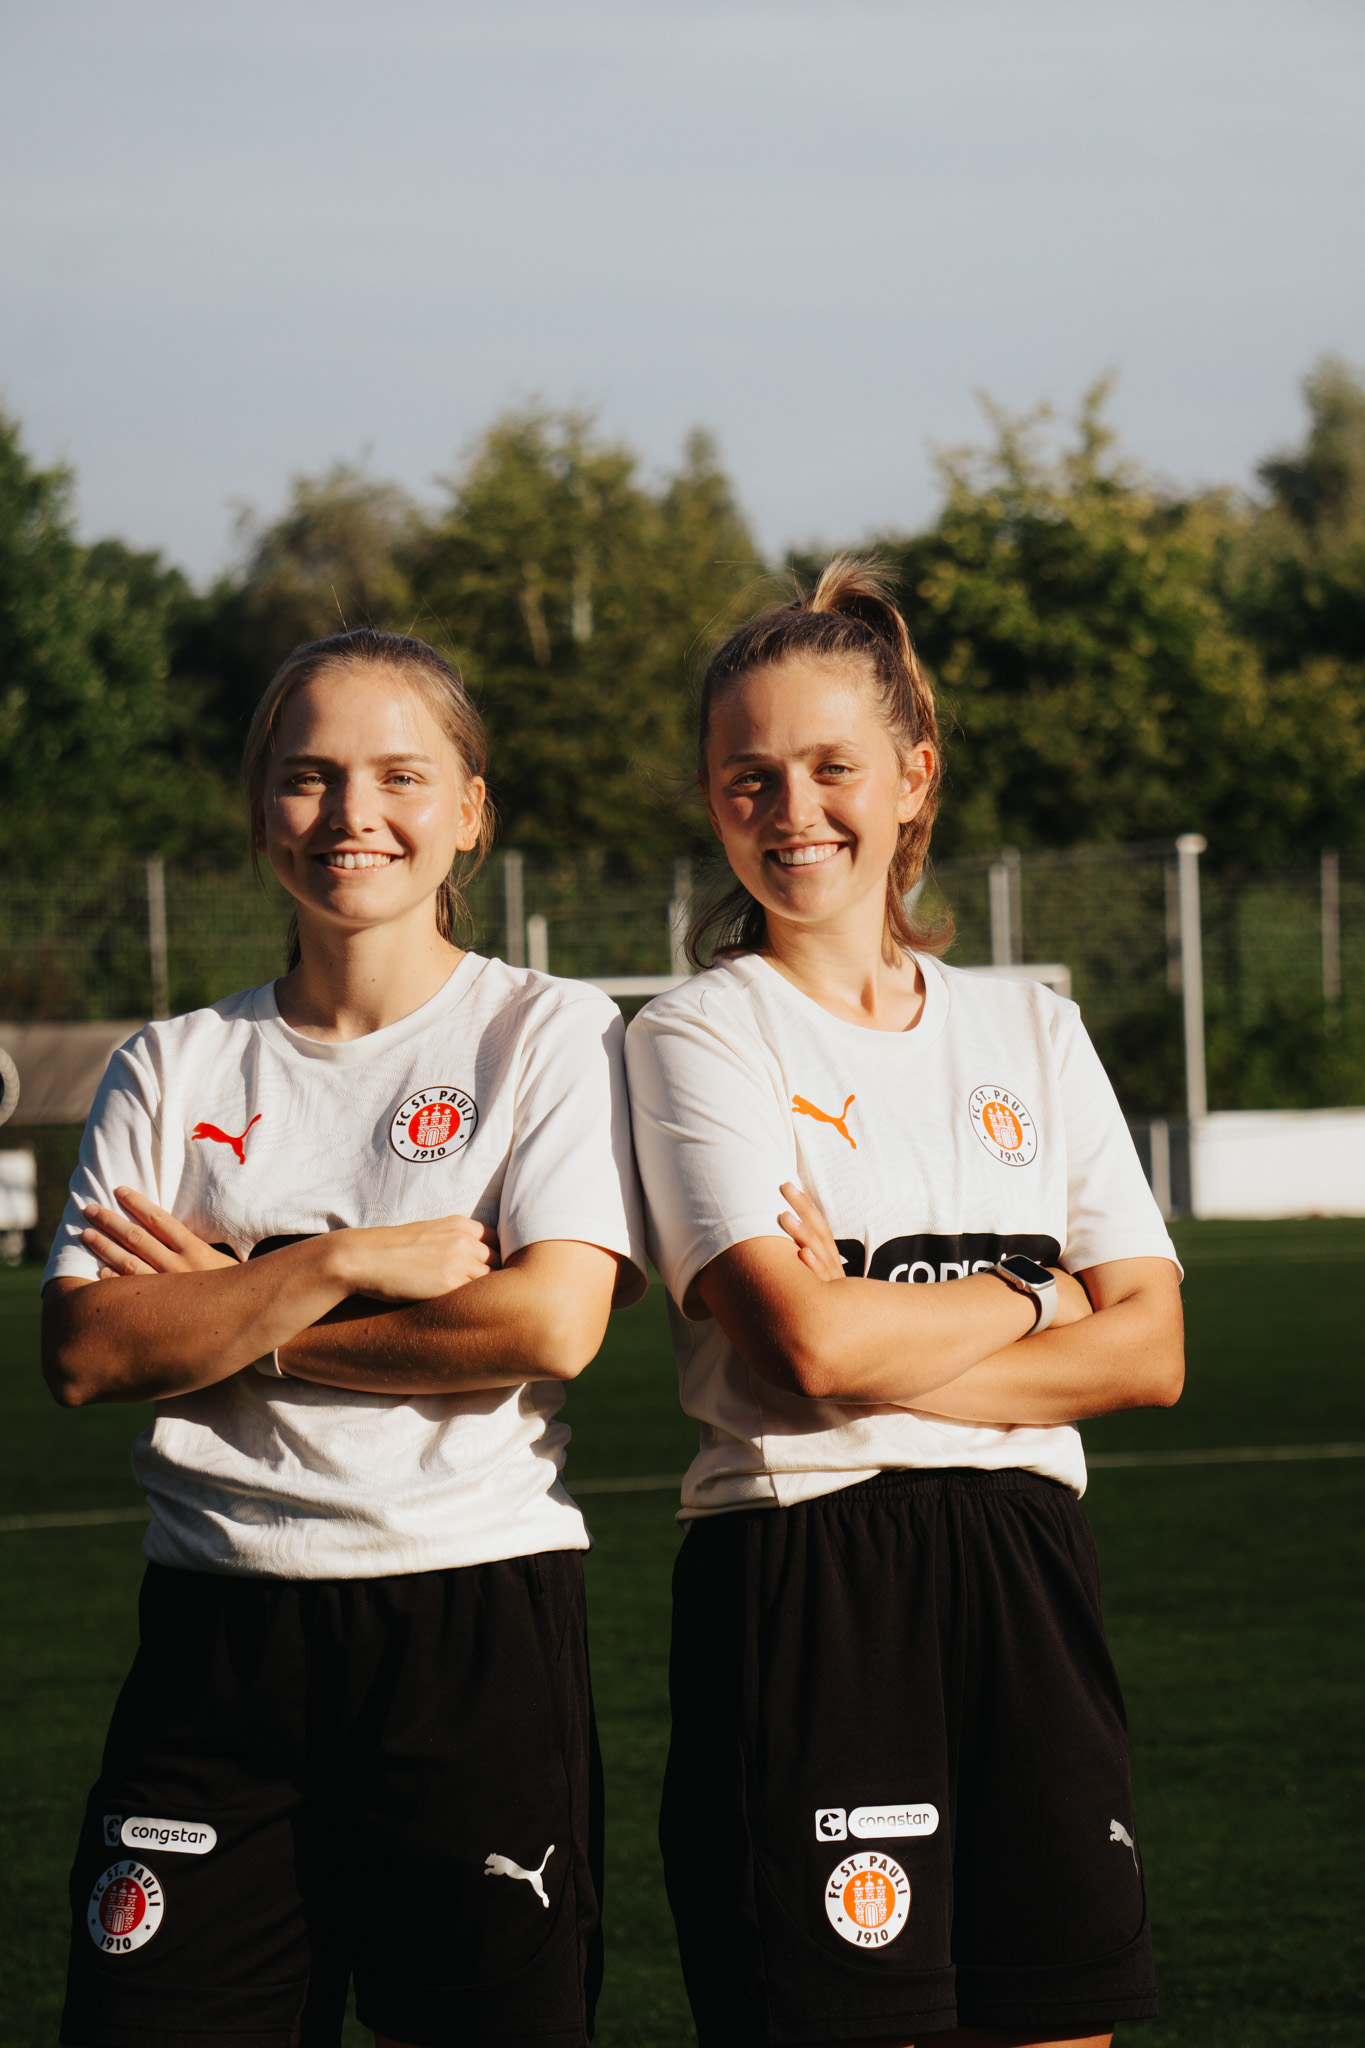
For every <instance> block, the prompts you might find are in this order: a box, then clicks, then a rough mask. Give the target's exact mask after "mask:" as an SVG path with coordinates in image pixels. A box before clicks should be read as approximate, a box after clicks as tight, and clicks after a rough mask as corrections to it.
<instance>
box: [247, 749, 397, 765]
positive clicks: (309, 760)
mask: <svg viewBox="0 0 1365 2048" xmlns="http://www.w3.org/2000/svg"><path fill="white" fill-rule="evenodd" d="M404 761H421V762H423V763H425V765H426V766H427V767H428V768H430V767H431V766H432V765H433V762H432V756H431V755H430V754H422V753H418V752H416V751H415V750H414V751H412V752H410V753H403V754H372V755H371V756H370V765H371V766H372V767H378V768H395V767H397V766H398V765H399V764H400V763H401V762H404ZM276 762H277V765H278V766H279V767H281V768H313V767H317V768H336V767H338V766H339V765H340V764H339V763H338V761H337V760H336V758H335V756H334V755H332V754H280V755H277V756H276Z"/></svg>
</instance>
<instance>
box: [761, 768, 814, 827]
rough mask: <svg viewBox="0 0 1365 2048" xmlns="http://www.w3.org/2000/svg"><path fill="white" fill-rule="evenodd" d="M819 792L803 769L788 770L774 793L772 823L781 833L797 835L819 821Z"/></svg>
mask: <svg viewBox="0 0 1365 2048" xmlns="http://www.w3.org/2000/svg"><path fill="white" fill-rule="evenodd" d="M819 816H820V804H819V797H818V792H817V789H816V786H815V784H814V783H813V782H812V781H811V778H810V776H809V775H808V774H807V773H806V771H805V769H803V768H788V769H786V770H785V771H784V773H783V776H782V779H781V781H780V782H779V783H778V784H777V786H776V788H775V789H774V791H773V810H772V822H773V824H774V826H775V827H776V829H777V830H778V831H779V832H790V833H792V834H793V835H795V834H796V833H798V832H803V831H805V829H806V827H807V826H808V825H813V824H816V823H817V822H818V821H819Z"/></svg>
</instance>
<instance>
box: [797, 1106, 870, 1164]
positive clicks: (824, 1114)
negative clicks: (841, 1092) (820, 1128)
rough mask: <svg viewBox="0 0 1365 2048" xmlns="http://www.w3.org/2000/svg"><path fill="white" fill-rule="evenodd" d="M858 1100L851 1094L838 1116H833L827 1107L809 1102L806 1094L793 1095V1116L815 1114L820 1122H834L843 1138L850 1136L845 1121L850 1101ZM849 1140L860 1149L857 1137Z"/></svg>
mask: <svg viewBox="0 0 1365 2048" xmlns="http://www.w3.org/2000/svg"><path fill="white" fill-rule="evenodd" d="M857 1100H858V1098H857V1096H856V1095H850V1096H849V1098H848V1102H846V1103H845V1104H844V1106H843V1108H842V1109H841V1110H840V1112H839V1114H838V1116H831V1115H830V1113H829V1111H828V1110H827V1109H817V1108H816V1107H815V1104H814V1103H813V1102H807V1100H806V1098H805V1096H804V1095H793V1097H792V1114H793V1116H813V1117H814V1118H815V1121H816V1122H817V1123H818V1124H833V1126H834V1128H835V1130H836V1131H837V1132H838V1133H839V1136H840V1137H841V1138H848V1125H847V1124H846V1123H845V1122H844V1118H845V1117H846V1116H847V1115H848V1104H849V1102H856V1101H857ZM848 1142H849V1144H850V1145H851V1146H852V1147H853V1149H854V1151H855V1152H856V1151H857V1149H858V1141H857V1139H856V1138H848Z"/></svg>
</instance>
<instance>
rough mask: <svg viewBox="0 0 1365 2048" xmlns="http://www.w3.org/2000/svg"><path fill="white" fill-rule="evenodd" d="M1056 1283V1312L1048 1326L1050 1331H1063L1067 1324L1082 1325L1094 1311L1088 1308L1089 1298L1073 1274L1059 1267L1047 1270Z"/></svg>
mask: <svg viewBox="0 0 1365 2048" xmlns="http://www.w3.org/2000/svg"><path fill="white" fill-rule="evenodd" d="M1048 1270H1049V1271H1050V1272H1051V1274H1052V1277H1053V1279H1054V1280H1055V1281H1056V1282H1057V1312H1056V1314H1055V1315H1054V1316H1053V1318H1052V1321H1051V1322H1050V1323H1049V1324H1048V1328H1049V1329H1050V1330H1064V1329H1065V1328H1066V1326H1067V1324H1068V1323H1083V1322H1084V1321H1085V1319H1086V1317H1087V1316H1093V1315H1094V1313H1095V1311H1094V1309H1093V1308H1092V1307H1091V1306H1090V1296H1089V1295H1088V1294H1087V1293H1086V1291H1085V1289H1084V1288H1083V1287H1082V1285H1081V1283H1080V1281H1079V1280H1078V1279H1077V1278H1076V1276H1075V1274H1074V1273H1067V1272H1064V1271H1063V1269H1062V1268H1061V1267H1060V1266H1051V1267H1049V1269H1048Z"/></svg>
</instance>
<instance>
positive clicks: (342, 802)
mask: <svg viewBox="0 0 1365 2048" xmlns="http://www.w3.org/2000/svg"><path fill="white" fill-rule="evenodd" d="M370 794H372V792H370V791H369V790H368V788H367V785H366V784H365V782H364V781H363V779H362V778H360V777H358V776H355V775H343V776H341V777H340V778H339V779H338V780H337V781H336V782H335V783H333V785H332V787H331V789H330V790H329V791H328V793H327V801H326V803H325V804H324V806H323V822H324V823H325V825H326V826H327V828H328V830H329V831H331V832H334V833H335V834H336V836H337V838H338V839H361V838H363V837H364V836H365V834H366V833H367V832H374V831H377V830H378V827H379V820H378V818H376V817H374V816H372V815H371V807H370V804H369V802H368V801H367V798H368V796H369V795H370Z"/></svg>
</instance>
